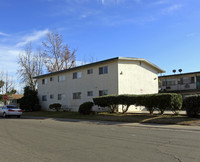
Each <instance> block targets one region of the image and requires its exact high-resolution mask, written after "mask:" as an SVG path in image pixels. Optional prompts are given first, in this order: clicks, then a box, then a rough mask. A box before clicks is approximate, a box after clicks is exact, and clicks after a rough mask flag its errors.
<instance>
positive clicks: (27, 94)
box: [19, 86, 41, 111]
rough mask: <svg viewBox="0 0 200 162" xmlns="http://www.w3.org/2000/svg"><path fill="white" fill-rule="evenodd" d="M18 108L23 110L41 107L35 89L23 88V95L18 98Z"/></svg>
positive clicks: (36, 109)
mask: <svg viewBox="0 0 200 162" xmlns="http://www.w3.org/2000/svg"><path fill="white" fill-rule="evenodd" d="M19 103H20V108H21V109H22V110H25V111H39V110H41V107H40V105H39V100H38V96H37V91H35V90H33V89H32V88H31V87H29V86H26V87H25V88H24V97H22V98H21V99H20V100H19Z"/></svg>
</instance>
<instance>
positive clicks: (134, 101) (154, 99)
mask: <svg viewBox="0 0 200 162" xmlns="http://www.w3.org/2000/svg"><path fill="white" fill-rule="evenodd" d="M93 101H94V104H95V105H98V106H101V107H106V106H107V107H109V108H110V109H111V112H114V111H113V110H114V107H118V105H122V113H125V112H127V111H128V108H129V107H130V106H131V105H135V106H144V107H145V108H146V109H147V110H148V111H149V112H150V114H153V111H154V110H155V109H157V110H159V111H160V113H161V114H163V113H164V111H165V110H166V109H167V108H168V109H170V110H172V111H173V112H176V110H180V108H181V106H182V96H181V95H179V94H175V93H165V94H147V95H107V96H101V97H97V98H93Z"/></svg>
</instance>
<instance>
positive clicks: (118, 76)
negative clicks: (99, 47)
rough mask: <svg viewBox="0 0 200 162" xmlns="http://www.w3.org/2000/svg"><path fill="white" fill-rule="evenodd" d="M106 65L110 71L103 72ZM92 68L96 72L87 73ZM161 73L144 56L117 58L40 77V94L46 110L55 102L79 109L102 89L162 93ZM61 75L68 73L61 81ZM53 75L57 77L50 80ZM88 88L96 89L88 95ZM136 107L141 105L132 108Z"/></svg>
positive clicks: (112, 92) (115, 92)
mask: <svg viewBox="0 0 200 162" xmlns="http://www.w3.org/2000/svg"><path fill="white" fill-rule="evenodd" d="M105 66H107V67H108V73H106V74H99V68H100V67H105ZM88 69H93V73H92V74H87V70H88ZM75 72H81V78H77V79H73V73H75ZM159 72H162V70H161V69H159V68H158V67H156V66H155V65H153V64H151V63H150V62H148V61H146V60H144V59H134V58H115V59H111V60H106V61H102V62H98V63H93V64H89V65H85V66H82V67H77V68H73V69H70V70H68V71H63V72H58V73H52V74H49V75H44V76H39V77H37V80H38V96H39V100H40V104H41V106H42V108H43V109H48V107H49V105H50V104H52V103H60V104H62V105H63V107H65V108H70V109H71V110H72V111H78V108H79V105H80V104H82V103H84V102H87V101H92V99H93V98H94V97H98V96H99V91H100V90H107V92H108V94H109V95H111V94H152V93H158V75H157V74H158V73H159ZM59 76H64V77H65V80H64V81H61V82H58V77H59ZM50 78H53V80H52V81H50ZM43 79H46V81H47V82H46V84H42V80H43ZM88 91H92V92H93V96H88ZM73 93H81V98H80V99H73ZM58 94H62V95H63V98H62V100H58ZM52 95H53V98H50V96H52ZM43 96H46V101H43V100H42V98H43ZM139 109H140V110H142V109H143V108H139ZM132 110H133V111H134V110H138V108H135V107H132Z"/></svg>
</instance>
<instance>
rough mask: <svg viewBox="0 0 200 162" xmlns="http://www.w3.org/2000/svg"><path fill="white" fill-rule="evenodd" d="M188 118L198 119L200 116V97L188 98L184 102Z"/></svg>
mask: <svg viewBox="0 0 200 162" xmlns="http://www.w3.org/2000/svg"><path fill="white" fill-rule="evenodd" d="M183 105H184V106H183V107H184V108H185V109H186V112H187V116H189V117H197V116H198V115H199V114H200V95H194V96H188V97H186V98H185V99H184V101H183Z"/></svg>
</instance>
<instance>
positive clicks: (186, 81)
mask: <svg viewBox="0 0 200 162" xmlns="http://www.w3.org/2000/svg"><path fill="white" fill-rule="evenodd" d="M191 83H195V78H194V77H184V78H180V81H179V82H178V84H191Z"/></svg>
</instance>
